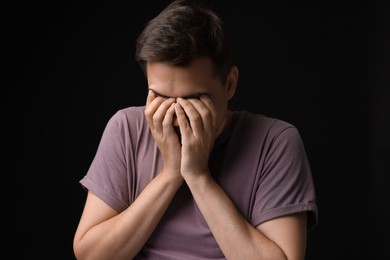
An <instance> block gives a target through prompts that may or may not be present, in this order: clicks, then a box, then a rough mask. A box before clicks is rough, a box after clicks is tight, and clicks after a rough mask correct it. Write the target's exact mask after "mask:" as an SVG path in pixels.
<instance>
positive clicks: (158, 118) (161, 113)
mask: <svg viewBox="0 0 390 260" xmlns="http://www.w3.org/2000/svg"><path fill="white" fill-rule="evenodd" d="M174 101H175V99H174V98H169V99H166V100H164V101H163V102H162V103H161V104H160V106H159V107H158V108H157V110H156V112H155V113H154V114H153V116H152V120H153V126H154V128H155V130H156V131H162V124H163V120H164V118H165V116H166V113H167V111H168V109H169V107H170V106H171V105H172V104H173V102H174Z"/></svg>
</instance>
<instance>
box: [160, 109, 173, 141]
mask: <svg viewBox="0 0 390 260" xmlns="http://www.w3.org/2000/svg"><path fill="white" fill-rule="evenodd" d="M174 116H175V103H172V104H171V105H170V106H169V108H168V109H167V112H166V113H165V116H164V120H163V123H162V126H163V129H164V132H166V133H167V134H171V133H172V132H174V131H173V118H174Z"/></svg>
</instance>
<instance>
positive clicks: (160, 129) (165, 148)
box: [145, 90, 181, 174]
mask: <svg viewBox="0 0 390 260" xmlns="http://www.w3.org/2000/svg"><path fill="white" fill-rule="evenodd" d="M174 102H175V99H174V98H168V99H167V98H163V97H158V96H157V95H156V94H155V93H154V92H153V91H152V90H149V93H148V97H147V100H146V109H145V116H146V120H147V121H148V124H149V127H150V130H151V132H152V135H153V137H154V140H155V141H156V143H157V146H158V149H159V150H160V152H161V155H162V157H163V160H164V169H163V172H169V173H173V174H180V158H181V145H180V142H179V137H178V136H177V134H176V132H175V130H174V127H173V118H174V115H175V108H174V106H175V105H174Z"/></svg>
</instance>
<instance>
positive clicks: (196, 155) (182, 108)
mask: <svg viewBox="0 0 390 260" xmlns="http://www.w3.org/2000/svg"><path fill="white" fill-rule="evenodd" d="M175 112H176V116H177V120H178V123H179V126H180V132H181V136H182V137H181V143H182V150H181V168H180V171H181V175H182V176H183V178H184V179H186V178H189V177H196V175H197V174H208V173H209V168H208V162H209V157H210V153H211V150H212V149H213V146H214V140H215V137H216V133H217V131H216V129H217V127H216V125H215V122H216V121H217V120H216V111H215V108H214V105H213V104H212V102H211V100H210V98H209V97H207V96H205V95H203V96H201V97H200V98H199V99H197V98H192V99H183V98H177V103H176V104H175Z"/></svg>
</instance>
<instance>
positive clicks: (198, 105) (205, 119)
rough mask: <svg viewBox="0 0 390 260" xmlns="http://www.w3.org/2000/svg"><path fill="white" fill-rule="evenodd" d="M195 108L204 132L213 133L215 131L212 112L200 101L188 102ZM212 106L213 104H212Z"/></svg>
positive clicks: (192, 100)
mask: <svg viewBox="0 0 390 260" xmlns="http://www.w3.org/2000/svg"><path fill="white" fill-rule="evenodd" d="M188 101H189V102H190V103H191V104H192V105H193V106H194V108H195V109H196V110H197V111H198V113H199V114H200V116H201V119H202V126H203V129H204V130H210V131H212V130H213V129H214V125H213V118H212V111H211V109H210V108H209V106H206V104H205V103H203V102H202V101H201V100H200V99H197V98H196V99H195V98H194V99H190V100H188ZM211 105H212V104H211Z"/></svg>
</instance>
